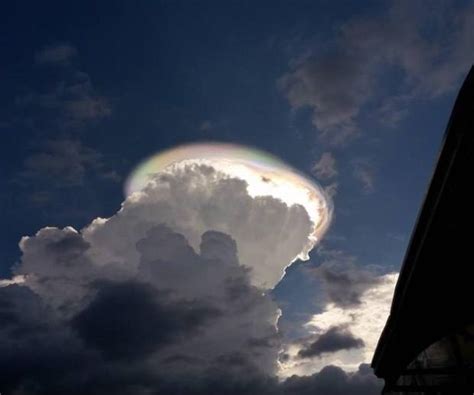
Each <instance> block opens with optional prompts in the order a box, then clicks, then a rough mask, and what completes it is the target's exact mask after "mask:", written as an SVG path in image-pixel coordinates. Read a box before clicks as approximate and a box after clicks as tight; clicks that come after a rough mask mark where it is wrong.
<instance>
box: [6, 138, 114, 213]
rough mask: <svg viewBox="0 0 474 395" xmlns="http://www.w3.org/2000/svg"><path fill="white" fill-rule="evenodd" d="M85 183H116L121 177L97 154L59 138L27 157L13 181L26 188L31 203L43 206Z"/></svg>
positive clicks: (75, 140)
mask: <svg viewBox="0 0 474 395" xmlns="http://www.w3.org/2000/svg"><path fill="white" fill-rule="evenodd" d="M87 179H101V180H106V181H108V182H117V181H119V180H120V176H119V175H118V173H117V172H116V171H114V170H111V169H110V168H108V167H107V166H106V165H105V163H104V158H103V155H102V154H101V153H100V152H98V151H97V150H95V149H93V148H91V147H89V146H87V145H85V144H84V143H82V142H81V141H80V140H78V139H74V138H69V137H62V138H58V139H54V140H48V141H46V142H45V143H43V144H42V146H41V147H40V149H39V150H38V151H36V152H34V153H32V154H31V155H29V156H27V157H26V158H25V159H24V161H23V169H22V170H21V171H19V172H18V173H17V177H16V178H15V180H14V181H15V182H17V183H19V184H20V185H21V186H24V187H27V188H28V198H29V200H30V202H31V203H33V204H34V205H35V206H44V205H47V204H48V203H49V202H50V201H51V200H52V199H53V198H54V196H56V193H57V192H58V191H59V190H61V189H65V188H74V187H81V186H84V185H86V180H87ZM46 189H47V190H46Z"/></svg>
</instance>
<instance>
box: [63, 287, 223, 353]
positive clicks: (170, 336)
mask: <svg viewBox="0 0 474 395" xmlns="http://www.w3.org/2000/svg"><path fill="white" fill-rule="evenodd" d="M217 315H219V312H218V311H217V310H213V309H211V308H209V307H208V306H207V305H205V304H203V305H202V306H201V305H200V304H199V303H197V302H195V301H180V302H173V303H169V301H167V298H166V297H165V295H160V292H158V291H157V290H156V289H155V288H153V287H152V286H151V285H149V284H146V283H139V282H134V281H128V282H122V283H119V284H114V283H107V284H104V285H101V286H100V288H99V290H98V292H97V295H96V296H95V297H94V299H93V300H92V302H91V303H90V304H89V305H88V306H87V307H86V308H85V309H84V310H83V311H81V312H80V313H79V314H78V315H77V316H75V317H74V319H73V320H72V327H73V328H74V329H75V330H77V332H78V333H79V336H80V338H81V339H83V340H84V341H85V342H86V344H88V345H90V346H92V347H94V348H96V349H98V350H99V351H100V352H101V353H102V354H103V355H105V356H106V357H107V358H111V359H116V358H117V359H120V358H127V359H128V360H130V359H135V358H143V357H146V356H148V355H150V354H153V352H154V351H156V350H157V349H159V348H160V347H163V346H165V345H167V344H169V343H171V342H173V341H176V340H177V339H179V338H180V337H182V336H190V335H191V334H192V333H194V332H196V330H197V328H198V327H200V326H202V325H204V324H205V323H206V321H207V320H208V319H211V318H214V317H215V316H217Z"/></svg>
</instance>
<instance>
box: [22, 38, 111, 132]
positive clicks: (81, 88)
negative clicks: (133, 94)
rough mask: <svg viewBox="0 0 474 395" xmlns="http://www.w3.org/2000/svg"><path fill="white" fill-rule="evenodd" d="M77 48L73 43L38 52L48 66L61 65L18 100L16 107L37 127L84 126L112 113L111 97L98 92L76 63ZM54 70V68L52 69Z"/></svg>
mask: <svg viewBox="0 0 474 395" xmlns="http://www.w3.org/2000/svg"><path fill="white" fill-rule="evenodd" d="M77 56H78V51H77V50H76V49H75V48H74V47H72V46H70V45H58V46H53V47H47V48H45V49H43V50H42V51H40V52H38V53H37V54H36V62H38V63H41V64H44V65H45V66H52V65H57V64H61V65H62V66H64V67H62V68H61V70H60V71H61V72H60V73H59V72H57V73H55V74H53V78H52V79H51V77H50V76H49V78H48V79H47V78H45V80H46V81H48V82H47V83H46V84H43V86H42V87H41V89H35V88H30V89H29V90H28V91H27V92H26V93H23V94H21V95H18V96H17V97H16V99H15V104H16V108H17V110H19V111H21V112H22V113H23V114H22V116H23V117H24V118H25V119H27V120H28V124H32V125H34V126H35V127H39V128H42V127H48V128H51V127H55V128H59V129H62V130H66V129H67V130H70V129H71V128H73V129H78V128H83V127H85V126H87V125H89V124H90V123H92V122H95V121H98V120H101V119H103V118H106V117H109V116H110V115H111V114H112V106H111V103H110V100H109V99H108V98H107V97H105V96H103V95H101V94H99V93H98V92H97V90H96V88H95V87H94V85H93V83H92V80H91V77H90V76H89V74H87V73H86V72H84V71H82V70H79V69H78V68H77V67H76V66H75V65H74V62H73V60H74V58H75V57H77ZM53 70H54V69H53Z"/></svg>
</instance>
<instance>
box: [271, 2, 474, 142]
mask: <svg viewBox="0 0 474 395" xmlns="http://www.w3.org/2000/svg"><path fill="white" fill-rule="evenodd" d="M473 17H474V7H473V6H472V5H471V4H468V5H467V6H465V7H464V8H459V7H458V8H455V7H453V5H452V2H450V1H448V2H441V3H437V4H435V5H433V4H432V3H431V2H428V1H423V0H421V1H403V2H400V1H397V2H392V5H391V7H390V8H389V10H388V11H387V12H386V13H384V14H380V15H371V16H367V17H364V16H361V17H357V18H353V19H351V20H349V21H347V22H346V23H345V24H342V26H341V27H339V28H338V29H337V35H336V38H335V39H334V42H333V47H332V50H328V51H327V52H325V53H324V52H323V53H317V54H316V53H315V54H313V55H311V56H308V57H305V58H303V59H302V60H300V61H298V62H295V63H294V66H293V68H292V70H291V71H290V72H288V73H287V74H285V75H284V76H282V77H281V79H280V80H279V86H280V88H281V89H282V91H283V92H284V94H285V95H286V96H287V98H288V100H289V102H290V104H291V106H292V107H293V108H302V107H308V108H310V109H311V110H312V111H313V124H314V126H315V127H316V128H317V129H318V131H319V133H320V137H321V138H322V139H323V140H324V141H325V142H327V143H329V144H333V145H338V144H343V143H345V142H347V141H348V140H349V139H351V138H352V137H354V136H355V135H356V134H357V133H358V132H359V128H358V124H357V123H358V118H359V116H360V114H361V112H362V111H364V110H365V109H366V105H367V104H369V103H373V102H374V99H377V103H378V104H375V108H376V111H375V112H379V115H380V116H383V117H384V121H383V122H384V123H391V124H393V123H394V122H397V121H399V120H400V119H401V118H402V117H403V113H404V112H403V108H404V107H406V106H407V104H408V103H409V101H410V100H412V99H415V98H432V97H436V96H439V95H442V94H444V93H446V92H449V91H451V90H452V89H454V88H455V87H456V86H457V83H458V81H459V79H460V78H461V77H462V76H463V75H464V74H465V73H466V72H467V70H468V69H469V67H470V65H471V63H472V56H473V48H472V42H473V41H474V25H473V24H472V18H473ZM427 31H429V34H427V33H426V32H427ZM394 69H395V70H397V71H400V72H401V73H402V79H401V81H400V83H399V89H398V92H396V93H395V94H392V95H391V97H388V98H387V97H383V95H384V89H385V88H386V87H385V86H384V82H385V81H384V76H385V75H386V73H388V72H391V71H393V70H394ZM377 108H378V110H377Z"/></svg>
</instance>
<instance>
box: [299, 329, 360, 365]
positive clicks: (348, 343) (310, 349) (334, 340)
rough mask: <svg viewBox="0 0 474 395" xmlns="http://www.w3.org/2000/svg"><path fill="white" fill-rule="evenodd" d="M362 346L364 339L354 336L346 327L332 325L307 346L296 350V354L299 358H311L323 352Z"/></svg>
mask: <svg viewBox="0 0 474 395" xmlns="http://www.w3.org/2000/svg"><path fill="white" fill-rule="evenodd" d="M363 346H364V341H363V340H362V339H359V338H356V337H354V335H353V334H352V333H350V331H349V330H348V329H347V328H341V327H333V328H330V329H329V330H328V331H327V332H325V333H323V334H322V335H319V336H318V338H317V339H316V340H315V341H314V342H312V343H311V344H309V345H308V346H307V347H305V348H302V349H301V350H300V351H298V356H299V357H301V358H313V357H318V356H320V355H321V354H323V353H332V352H337V351H341V350H350V349H353V348H361V347H363Z"/></svg>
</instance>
